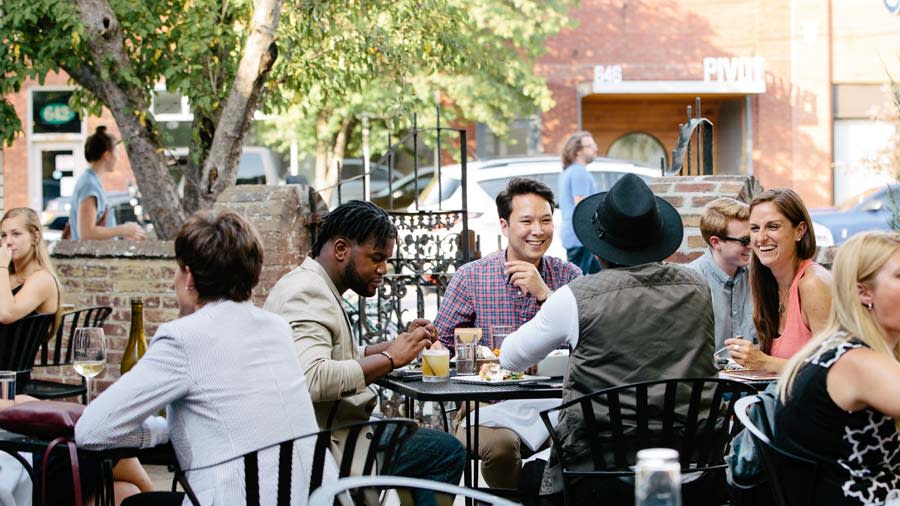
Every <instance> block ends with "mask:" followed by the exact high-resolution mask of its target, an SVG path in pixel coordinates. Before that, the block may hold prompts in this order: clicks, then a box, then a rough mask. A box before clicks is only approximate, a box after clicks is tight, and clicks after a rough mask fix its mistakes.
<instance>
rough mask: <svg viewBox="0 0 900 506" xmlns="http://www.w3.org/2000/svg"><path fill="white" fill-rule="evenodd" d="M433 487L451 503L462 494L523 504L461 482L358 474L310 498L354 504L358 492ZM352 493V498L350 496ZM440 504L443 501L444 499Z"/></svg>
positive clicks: (312, 504)
mask: <svg viewBox="0 0 900 506" xmlns="http://www.w3.org/2000/svg"><path fill="white" fill-rule="evenodd" d="M367 489H368V490H379V491H380V490H386V489H395V490H431V491H434V492H437V493H439V494H442V496H443V497H448V496H449V497H448V500H447V502H448V503H450V502H452V499H450V497H453V496H461V497H465V498H466V499H470V500H473V502H474V504H478V505H480V504H490V505H492V506H518V505H519V503H515V502H512V501H509V500H507V499H503V498H501V497H496V496H494V495H491V494H488V493H486V492H482V491H479V490H474V489H471V488H464V487H460V486H458V485H449V484H447V483H441V482H439V481H431V480H421V479H418V478H407V477H405V476H356V477H352V478H341V479H340V480H336V481H333V482H331V483H327V484H325V485H323V486H322V487H321V488H319V489H318V490H316V491H315V492H313V493H312V495H310V497H309V506H332V505H335V504H337V505H341V506H350V505H354V504H358V503H356V502H354V501H353V495H354V493H359V492H360V491H362V490H367ZM348 492H349V497H348V496H347V494H348ZM438 504H441V503H440V502H439V503H438Z"/></svg>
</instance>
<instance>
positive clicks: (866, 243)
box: [775, 232, 900, 505]
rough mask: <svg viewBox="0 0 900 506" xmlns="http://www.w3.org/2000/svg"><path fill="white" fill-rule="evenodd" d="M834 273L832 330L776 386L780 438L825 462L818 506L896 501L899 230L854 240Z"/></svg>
mask: <svg viewBox="0 0 900 506" xmlns="http://www.w3.org/2000/svg"><path fill="white" fill-rule="evenodd" d="M833 275H834V288H833V297H834V301H833V304H832V308H831V312H830V317H829V321H828V325H827V328H826V329H825V331H824V332H822V333H821V334H817V335H816V337H815V338H814V339H813V340H812V341H810V342H809V343H808V344H807V345H806V346H805V347H804V348H802V349H801V350H800V351H799V352H798V353H797V354H796V355H795V356H794V357H793V358H792V359H791V360H790V361H789V362H788V363H787V365H786V366H785V368H784V375H783V377H782V380H781V382H780V383H779V385H778V395H779V402H778V404H777V406H776V409H775V443H776V444H777V445H778V446H779V447H781V448H784V449H787V450H790V451H792V452H796V453H798V454H800V455H804V456H807V457H809V458H810V459H813V460H815V461H817V462H819V463H820V472H819V478H818V480H817V483H816V486H815V494H816V495H815V498H814V500H813V503H814V504H816V505H870V504H873V505H874V504H889V505H898V504H900V473H898V470H897V467H898V465H900V432H898V429H897V420H900V311H898V307H900V234H898V233H896V232H869V233H865V234H860V235H857V236H854V237H853V238H851V239H850V240H849V241H847V242H846V243H845V244H844V245H843V246H842V247H841V249H840V251H839V252H838V254H837V256H836V257H835V260H834V267H833ZM786 472H788V473H789V472H791V469H790V468H787V469H786ZM786 478H787V480H788V482H790V481H791V477H790V476H788V477H786Z"/></svg>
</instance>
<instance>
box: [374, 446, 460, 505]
mask: <svg viewBox="0 0 900 506" xmlns="http://www.w3.org/2000/svg"><path fill="white" fill-rule="evenodd" d="M388 436H389V432H388V431H385V433H384V435H382V438H381V444H385V442H386V440H387V437H388ZM465 463H466V450H465V448H464V447H463V445H462V443H460V442H459V441H457V440H456V438H455V437H453V436H451V435H450V434H447V433H446V432H438V431H435V430H431V429H419V430H417V431H416V432H415V433H414V434H413V435H412V437H411V438H409V439H408V440H407V441H406V442H405V443H404V444H403V445H402V446H401V447H400V448H399V449H398V450H397V455H396V456H395V457H394V463H393V466H391V469H385V470H383V472H384V474H390V475H395V476H407V477H409V478H422V479H425V480H434V481H442V482H444V483H449V484H451V485H459V479H460V477H461V476H462V473H463V468H464V467H465ZM413 496H414V498H415V501H416V505H417V506H435V499H434V494H433V493H432V492H431V491H427V490H416V491H415V492H414V493H413Z"/></svg>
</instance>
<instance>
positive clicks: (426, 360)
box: [422, 348, 450, 383]
mask: <svg viewBox="0 0 900 506" xmlns="http://www.w3.org/2000/svg"><path fill="white" fill-rule="evenodd" d="M449 379H450V350H448V349H446V348H442V349H440V350H422V381H424V382H426V383H436V382H439V381H447V380H449Z"/></svg>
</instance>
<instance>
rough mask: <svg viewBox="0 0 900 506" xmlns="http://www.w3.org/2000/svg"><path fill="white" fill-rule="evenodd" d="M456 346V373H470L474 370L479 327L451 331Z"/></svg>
mask: <svg viewBox="0 0 900 506" xmlns="http://www.w3.org/2000/svg"><path fill="white" fill-rule="evenodd" d="M453 334H454V336H455V338H456V339H455V341H456V342H455V343H454V344H455V347H456V374H459V375H463V376H465V375H472V374H475V373H476V372H477V371H476V370H475V349H476V348H477V347H478V341H480V340H481V329H480V328H477V327H476V328H471V329H464V328H459V329H456V330H454V331H453Z"/></svg>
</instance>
